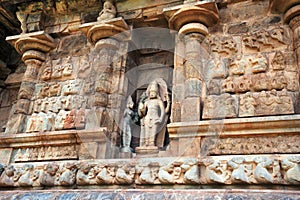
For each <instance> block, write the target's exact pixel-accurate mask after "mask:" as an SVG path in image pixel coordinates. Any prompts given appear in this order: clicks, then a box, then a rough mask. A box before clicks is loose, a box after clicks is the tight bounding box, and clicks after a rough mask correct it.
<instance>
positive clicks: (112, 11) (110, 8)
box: [97, 0, 117, 21]
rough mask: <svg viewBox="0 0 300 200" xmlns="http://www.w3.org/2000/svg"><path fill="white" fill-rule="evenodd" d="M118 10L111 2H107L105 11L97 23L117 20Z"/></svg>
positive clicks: (104, 5) (108, 0)
mask: <svg viewBox="0 0 300 200" xmlns="http://www.w3.org/2000/svg"><path fill="white" fill-rule="evenodd" d="M116 14H117V9H116V7H115V6H114V4H113V2H112V1H111V0H106V1H105V2H104V4H103V9H102V11H101V12H100V13H99V17H98V18H97V21H103V20H109V19H113V18H115V16H116Z"/></svg>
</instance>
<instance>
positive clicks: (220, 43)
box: [208, 36, 241, 57]
mask: <svg viewBox="0 0 300 200" xmlns="http://www.w3.org/2000/svg"><path fill="white" fill-rule="evenodd" d="M208 43H209V45H210V49H211V52H212V53H213V54H219V55H222V56H226V57H228V56H232V55H235V54H238V53H240V52H241V47H240V41H239V37H220V36H211V37H209V38H208Z"/></svg>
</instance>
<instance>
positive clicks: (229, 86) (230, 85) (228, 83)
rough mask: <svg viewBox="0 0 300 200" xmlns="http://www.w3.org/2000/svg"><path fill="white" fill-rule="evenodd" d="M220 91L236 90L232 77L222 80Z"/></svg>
mask: <svg viewBox="0 0 300 200" xmlns="http://www.w3.org/2000/svg"><path fill="white" fill-rule="evenodd" d="M222 91H224V92H228V93H235V92H236V84H235V82H234V79H233V77H228V78H226V79H225V80H224V81H223V82H222Z"/></svg>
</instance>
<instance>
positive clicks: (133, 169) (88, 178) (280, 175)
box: [0, 142, 300, 187]
mask: <svg viewBox="0 0 300 200" xmlns="http://www.w3.org/2000/svg"><path fill="white" fill-rule="evenodd" d="M254 143H255V142H254ZM28 152H29V151H28ZM33 155H34V156H37V155H38V157H39V156H40V155H39V153H38V151H36V152H33ZM299 161H300V157H299V154H293V155H289V154H286V155H280V156H276V155H275V156H274V155H272V156H268V155H245V156H242V155H238V156H234V155H233V156H208V157H206V158H200V159H198V160H197V159H195V158H179V159H178V158H176V159H174V158H156V159H140V160H135V161H133V160H123V161H119V160H118V161H104V160H99V161H80V162H79V161H75V162H74V161H73V162H68V161H67V162H49V163H47V164H45V163H38V162H37V163H34V164H18V165H9V166H4V170H3V171H1V172H0V174H1V175H0V185H1V186H2V187H21V186H22V187H32V186H66V187H70V186H75V184H77V185H78V186H84V185H99V186H101V185H124V184H133V183H135V184H137V185H162V184H163V185H165V184H171V185H174V184H186V185H190V184H193V185H194V184H215V183H219V184H236V183H245V184H284V185H299V184H300V172H299Z"/></svg>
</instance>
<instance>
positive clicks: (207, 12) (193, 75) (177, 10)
mask: <svg viewBox="0 0 300 200" xmlns="http://www.w3.org/2000/svg"><path fill="white" fill-rule="evenodd" d="M185 3H186V4H184V5H181V6H176V7H172V8H167V9H165V10H164V14H165V16H166V18H167V19H168V22H169V27H170V29H173V30H176V31H178V36H179V37H178V40H177V41H178V42H177V44H176V52H175V57H177V56H178V57H183V59H176V58H175V64H174V70H175V72H174V74H175V75H174V77H173V86H175V88H177V87H178V88H183V91H176V92H183V93H184V98H183V99H181V100H179V99H176V97H175V96H174V94H173V98H172V99H173V102H172V107H173V108H172V112H178V107H179V106H178V105H179V104H181V105H180V106H181V111H180V112H181V114H180V117H178V116H179V115H178V114H172V118H173V119H171V120H172V121H173V122H175V121H199V120H200V114H199V113H200V107H201V106H200V103H201V99H202V98H203V97H204V96H205V94H206V91H205V90H206V89H205V83H204V76H205V74H203V66H202V65H203V64H202V63H203V62H202V61H203V51H202V46H201V43H202V41H203V40H204V38H205V37H206V36H207V35H208V27H210V26H213V25H215V24H216V23H217V21H218V19H219V16H218V9H217V6H216V4H215V3H214V2H194V3H193V1H186V2H185ZM182 48H183V50H182ZM179 54H183V55H179ZM180 71H181V72H183V74H184V77H179V76H178V74H180V73H178V72H180ZM180 85H181V86H180ZM177 96H179V95H177ZM195 108H196V110H195ZM192 113H194V116H193V114H192ZM176 116H177V117H176ZM176 118H177V119H176ZM179 118H180V119H179Z"/></svg>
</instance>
